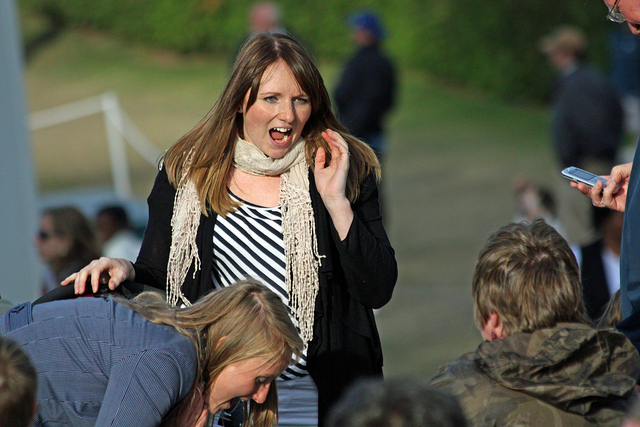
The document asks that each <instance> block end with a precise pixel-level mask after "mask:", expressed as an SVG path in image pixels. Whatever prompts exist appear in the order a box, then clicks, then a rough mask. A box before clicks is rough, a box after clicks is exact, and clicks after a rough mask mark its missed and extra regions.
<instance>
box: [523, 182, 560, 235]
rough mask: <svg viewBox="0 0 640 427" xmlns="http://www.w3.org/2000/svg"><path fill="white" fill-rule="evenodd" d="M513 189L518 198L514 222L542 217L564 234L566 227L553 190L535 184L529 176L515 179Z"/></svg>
mask: <svg viewBox="0 0 640 427" xmlns="http://www.w3.org/2000/svg"><path fill="white" fill-rule="evenodd" d="M513 191H514V195H515V198H516V214H515V216H514V218H513V222H520V221H527V222H533V221H534V220H536V219H538V218H542V219H544V220H545V221H546V223H547V224H549V225H551V226H552V227H553V228H555V229H556V230H557V231H558V233H560V234H561V235H564V229H563V228H562V224H560V221H559V220H558V216H557V213H556V212H557V209H556V199H555V197H554V195H553V193H552V192H551V190H549V189H547V188H546V187H544V186H542V185H537V184H534V183H533V182H531V181H530V180H529V179H528V178H524V177H516V178H515V179H514V181H513Z"/></svg>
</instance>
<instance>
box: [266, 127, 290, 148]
mask: <svg viewBox="0 0 640 427" xmlns="http://www.w3.org/2000/svg"><path fill="white" fill-rule="evenodd" d="M269 136H271V139H273V140H274V141H275V142H277V143H279V144H286V143H287V142H288V141H289V138H290V137H291V129H287V128H271V129H269Z"/></svg>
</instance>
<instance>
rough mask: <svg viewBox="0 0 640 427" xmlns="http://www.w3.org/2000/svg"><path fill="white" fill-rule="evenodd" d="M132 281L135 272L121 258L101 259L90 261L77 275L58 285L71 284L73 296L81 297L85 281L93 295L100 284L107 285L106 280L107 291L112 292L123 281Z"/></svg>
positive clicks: (131, 266) (131, 265)
mask: <svg viewBox="0 0 640 427" xmlns="http://www.w3.org/2000/svg"><path fill="white" fill-rule="evenodd" d="M134 279H135V270H134V269H133V264H131V262H130V261H128V260H126V259H123V258H107V257H101V258H100V259H96V260H93V261H91V263H90V264H89V265H87V266H86V267H84V268H83V269H81V270H80V271H78V272H77V273H73V274H72V275H71V276H69V277H67V278H66V279H64V280H63V281H62V283H60V284H61V285H62V286H67V285H69V284H71V283H73V284H74V285H73V286H74V292H75V294H76V295H82V294H84V292H85V288H86V284H87V281H89V284H90V286H91V289H93V293H97V292H98V287H99V286H100V283H107V280H108V286H109V289H111V290H114V289H115V288H117V287H118V286H119V285H120V283H122V282H124V281H125V280H134Z"/></svg>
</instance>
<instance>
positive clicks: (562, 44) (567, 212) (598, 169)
mask: <svg viewBox="0 0 640 427" xmlns="http://www.w3.org/2000/svg"><path fill="white" fill-rule="evenodd" d="M540 47H541V50H542V51H543V52H544V53H545V54H546V55H547V57H548V58H549V62H550V63H551V65H552V66H553V67H554V68H555V69H556V70H557V71H558V73H559V74H560V79H559V82H558V84H557V90H556V92H555V94H554V102H553V114H552V123H551V127H552V137H553V143H554V149H555V153H556V157H557V159H558V162H559V168H558V169H559V170H560V169H564V168H566V167H568V166H577V167H579V168H582V169H585V170H588V171H591V172H593V173H596V174H604V173H607V172H608V171H610V170H611V167H612V166H613V165H614V164H615V161H616V156H617V153H618V148H619V147H620V144H621V141H622V137H623V120H624V114H623V110H622V105H621V102H620V98H619V96H618V94H617V93H616V91H615V89H614V88H613V86H612V84H611V83H610V82H609V81H608V80H607V79H605V78H604V77H603V76H601V75H600V74H599V73H598V72H596V71H595V70H594V69H593V68H591V67H589V66H588V65H587V64H586V56H587V40H586V38H585V36H584V34H583V33H582V31H580V30H579V29H577V28H573V27H568V26H563V27H560V28H558V29H556V30H555V31H554V32H553V33H551V34H550V35H548V36H547V37H544V38H543V39H542V40H541V43H540ZM558 181H559V186H558V194H557V196H558V217H559V219H560V223H561V224H562V226H563V229H564V230H565V234H566V235H565V236H564V237H566V239H567V240H568V241H569V242H570V243H571V244H575V245H580V246H584V245H587V244H589V243H592V242H593V241H595V240H596V238H597V233H596V230H595V229H594V227H593V220H592V215H593V213H592V210H591V206H590V203H589V201H588V200H585V199H584V198H583V197H580V194H579V193H576V192H575V191H573V190H571V188H570V187H568V186H567V183H566V181H565V182H562V181H563V180H562V178H561V177H560V173H559V171H558Z"/></svg>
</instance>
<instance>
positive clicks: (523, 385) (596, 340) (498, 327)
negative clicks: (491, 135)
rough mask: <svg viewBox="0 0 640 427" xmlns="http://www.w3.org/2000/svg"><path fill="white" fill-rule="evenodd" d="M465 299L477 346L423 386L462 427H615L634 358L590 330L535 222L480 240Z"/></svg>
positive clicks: (563, 253) (610, 337)
mask: <svg viewBox="0 0 640 427" xmlns="http://www.w3.org/2000/svg"><path fill="white" fill-rule="evenodd" d="M472 295H473V300H474V316H475V321H476V326H477V327H478V329H479V330H480V331H481V334H482V337H483V338H484V340H485V341H484V342H483V343H482V344H480V346H478V348H477V349H476V350H475V352H472V353H468V354H466V355H464V356H462V357H461V358H459V359H458V360H456V361H453V362H451V363H449V364H447V365H445V366H444V368H443V369H442V371H441V372H440V373H439V374H438V375H436V376H435V377H434V378H433V379H432V380H431V385H433V386H434V387H436V388H438V389H441V390H444V391H445V392H448V393H451V394H452V395H453V396H454V397H456V398H458V400H459V402H460V404H461V405H462V408H463V409H464V411H465V413H466V416H467V419H468V420H469V422H470V424H471V425H474V426H495V425H531V426H548V425H599V426H602V425H610V426H617V425H619V424H620V422H621V421H622V419H623V417H624V416H625V414H626V412H627V411H628V410H629V409H631V407H632V405H633V404H634V403H635V402H637V401H638V396H637V395H636V393H635V391H634V388H635V385H636V383H637V382H638V380H639V379H640V355H638V352H637V351H636V349H635V348H634V346H633V345H632V343H631V342H630V341H629V339H627V338H626V337H625V336H624V335H623V334H621V333H619V332H617V331H616V330H614V329H602V330H598V329H594V328H593V327H592V326H591V322H590V320H589V319H588V317H587V315H586V311H585V308H584V302H583V300H582V285H581V283H580V270H579V269H578V264H577V263H576V260H575V257H574V255H573V252H572V251H571V248H570V247H569V245H568V243H567V241H566V240H565V239H564V238H563V237H562V236H561V235H560V234H558V232H557V231H556V230H555V229H554V228H553V227H551V226H550V225H548V224H547V223H545V222H544V220H542V219H539V220H536V221H534V222H533V223H532V224H527V223H519V224H510V225H507V226H505V227H502V228H501V229H499V230H498V231H497V232H496V233H494V234H493V235H492V236H490V237H489V239H488V240H487V242H486V243H485V244H484V246H483V247H482V249H481V251H480V254H479V256H478V261H477V263H476V267H475V271H474V275H473V282H472Z"/></svg>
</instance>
